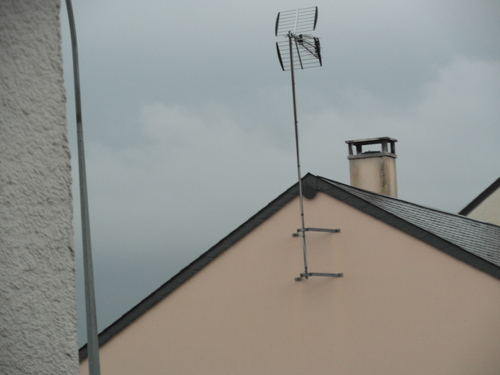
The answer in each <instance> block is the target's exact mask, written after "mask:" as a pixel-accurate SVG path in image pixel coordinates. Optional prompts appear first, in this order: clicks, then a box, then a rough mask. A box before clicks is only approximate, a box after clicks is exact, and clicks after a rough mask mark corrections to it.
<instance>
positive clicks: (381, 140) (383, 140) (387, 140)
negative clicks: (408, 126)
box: [345, 137, 398, 159]
mask: <svg viewBox="0 0 500 375" xmlns="http://www.w3.org/2000/svg"><path fill="white" fill-rule="evenodd" d="M397 141H398V140H397V139H394V138H391V137H378V138H365V139H353V140H350V141H345V143H347V144H348V145H349V156H348V158H349V159H354V158H358V157H374V156H382V155H385V156H391V157H394V158H395V157H396V145H395V143H396V142H397ZM374 144H380V145H382V150H381V151H375V152H373V151H369V152H365V153H363V146H366V145H374ZM353 145H354V146H355V147H356V154H354V153H353V147H352V146H353ZM388 146H389V147H388ZM367 154H370V155H367Z"/></svg>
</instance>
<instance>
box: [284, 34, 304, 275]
mask: <svg viewBox="0 0 500 375" xmlns="http://www.w3.org/2000/svg"><path fill="white" fill-rule="evenodd" d="M292 39H293V35H292V33H291V32H288V43H289V47H290V65H291V69H290V71H291V72H292V96H293V120H294V125H295V149H296V151H297V174H298V176H299V202H300V220H301V225H302V252H303V255H304V274H305V277H306V279H307V278H308V275H307V246H306V231H305V223H304V199H303V196H302V175H301V173H300V152H299V122H298V120H297V99H296V97H295V73H294V66H293V47H292Z"/></svg>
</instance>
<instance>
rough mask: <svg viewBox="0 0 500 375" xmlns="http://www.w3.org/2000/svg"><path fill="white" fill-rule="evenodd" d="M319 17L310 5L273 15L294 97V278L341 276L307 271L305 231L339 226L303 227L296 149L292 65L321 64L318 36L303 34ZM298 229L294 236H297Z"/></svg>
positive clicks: (278, 43)
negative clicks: (297, 239)
mask: <svg viewBox="0 0 500 375" xmlns="http://www.w3.org/2000/svg"><path fill="white" fill-rule="evenodd" d="M317 21H318V7H309V8H302V9H295V10H289V11H285V12H279V13H278V17H277V18H276V25H275V35H276V36H284V37H286V38H288V40H287V41H286V40H285V41H281V42H277V43H276V50H277V52H278V59H279V62H280V65H281V69H283V71H287V70H289V71H290V73H291V78H292V97H293V119H294V127H295V150H296V154H297V174H298V180H299V183H298V185H299V202H300V219H301V228H300V229H298V230H297V232H298V233H299V232H300V233H302V252H303V256H304V272H303V273H301V274H300V277H298V278H296V279H295V280H297V281H300V280H302V278H303V277H305V278H306V279H307V278H309V276H330V277H341V276H342V274H333V273H314V272H309V271H308V266H307V243H306V232H307V231H316V232H330V233H336V232H339V230H338V229H322V228H306V227H305V220H304V197H303V193H302V175H301V172H300V152H299V127H298V120H297V99H296V95H295V73H294V70H295V69H307V68H315V67H319V66H322V61H321V47H320V44H319V38H316V37H314V36H312V35H308V34H304V33H305V32H309V31H314V30H315V29H316V23H317ZM298 233H296V234H294V236H298Z"/></svg>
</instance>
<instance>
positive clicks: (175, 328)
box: [81, 194, 500, 375]
mask: <svg viewBox="0 0 500 375" xmlns="http://www.w3.org/2000/svg"><path fill="white" fill-rule="evenodd" d="M298 212H299V208H298V201H297V200H294V201H293V202H291V203H290V204H288V205H287V206H285V207H284V208H283V209H282V210H281V211H280V212H278V213H277V214H275V215H274V216H273V217H271V218H270V219H269V220H268V221H267V222H266V223H265V224H264V225H261V226H260V227H259V228H257V229H256V230H254V231H253V232H252V233H250V234H249V235H247V236H246V237H245V238H243V239H242V240H241V241H240V242H238V243H237V244H236V245H235V246H233V247H232V248H231V249H230V250H228V251H227V252H225V253H224V254H222V255H221V256H220V257H219V258H217V259H216V261H214V262H212V263H211V264H209V265H208V266H207V267H206V268H205V269H203V270H202V271H201V272H200V273H198V274H197V275H196V276H194V277H193V278H191V279H190V280H189V281H187V282H186V283H185V284H184V285H183V286H181V287H180V288H179V289H177V290H176V291H175V292H174V293H173V294H171V295H170V296H169V297H168V298H166V299H165V300H163V301H162V302H161V303H159V304H158V305H156V306H155V307H154V308H152V309H151V310H150V311H148V312H147V313H146V314H144V315H143V316H142V317H141V318H139V319H138V320H137V321H136V322H135V323H134V324H132V325H131V326H129V327H128V328H126V329H125V330H124V331H122V333H121V334H120V335H118V336H117V337H115V338H114V339H113V340H111V341H110V342H108V343H107V344H106V345H105V346H104V347H103V348H102V350H101V364H102V371H103V373H105V374H120V375H123V374H167V373H169V374H218V375H219V374H304V373H312V374H332V373H335V374H383V375H388V374H398V375H400V374H426V375H431V374H436V375H437V374H440V375H442V374H453V375H460V374H463V375H470V374H496V373H498V369H499V368H500V356H498V349H499V348H500V324H499V322H500V320H499V316H500V298H498V297H499V296H500V282H499V280H497V279H494V278H492V277H491V276H489V275H487V274H484V273H482V272H480V271H478V270H476V269H474V268H472V267H470V266H469V265H467V264H465V263H462V262H460V261H458V260H456V259H454V258H451V257H449V256H448V255H446V254H444V253H442V252H440V251H437V250H435V249H433V248H431V247H429V246H428V245H426V244H424V243H421V242H420V241H418V240H416V239H414V238H412V237H409V236H407V235H405V234H404V233H402V232H400V231H398V230H396V229H394V228H392V227H390V226H387V225H386V224H383V223H381V222H379V221H378V220H376V219H373V218H372V217H370V216H367V215H365V214H362V213H360V212H359V211H357V210H355V209H353V208H351V207H350V206H348V205H346V204H343V203H341V202H338V201H336V200H334V199H332V198H330V197H328V196H325V195H323V194H318V195H317V196H316V198H314V199H313V200H311V201H308V200H306V201H305V215H306V216H305V217H306V226H308V227H325V228H340V229H341V233H339V234H328V233H308V249H309V250H308V254H309V266H310V267H309V271H312V272H343V273H344V275H345V276H344V277H343V278H338V279H333V278H320V277H317V278H310V279H309V280H304V281H302V282H295V281H294V277H296V276H298V274H299V273H300V272H301V271H302V267H303V263H302V248H301V239H300V238H293V237H292V236H291V234H292V232H294V231H295V230H296V229H297V228H298V227H299V226H300V218H299V214H298ZM81 369H82V374H84V373H86V371H87V369H86V362H84V363H82V366H81Z"/></svg>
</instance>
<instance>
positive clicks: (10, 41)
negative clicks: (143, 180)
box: [0, 0, 78, 375]
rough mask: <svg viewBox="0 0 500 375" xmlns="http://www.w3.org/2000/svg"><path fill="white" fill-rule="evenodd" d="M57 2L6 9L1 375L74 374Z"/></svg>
mask: <svg viewBox="0 0 500 375" xmlns="http://www.w3.org/2000/svg"><path fill="white" fill-rule="evenodd" d="M59 14H60V1H59V0H43V1H40V0H0V300H1V302H0V373H1V374H50V375H54V374H76V373H78V360H77V340H76V309H75V287H74V272H75V269H74V268H75V266H74V253H73V248H72V244H73V239H72V236H73V229H72V225H71V218H72V203H71V200H72V198H71V170H70V168H71V167H70V155H69V148H68V142H67V129H66V115H65V105H66V99H65V91H64V86H63V74H62V73H63V72H62V57H61V36H60V21H59Z"/></svg>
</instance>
